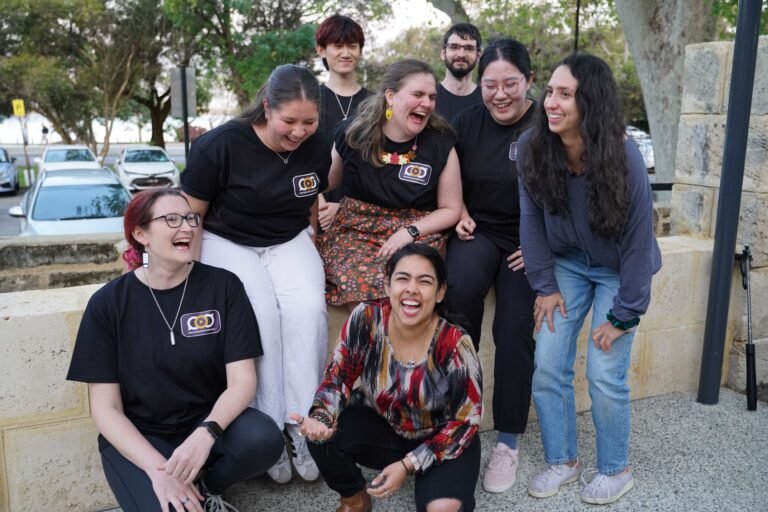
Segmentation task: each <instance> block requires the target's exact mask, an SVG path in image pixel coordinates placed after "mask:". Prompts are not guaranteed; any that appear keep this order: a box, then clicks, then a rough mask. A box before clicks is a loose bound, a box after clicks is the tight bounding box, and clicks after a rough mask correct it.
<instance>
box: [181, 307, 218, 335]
mask: <svg viewBox="0 0 768 512" xmlns="http://www.w3.org/2000/svg"><path fill="white" fill-rule="evenodd" d="M220 330H221V317H220V316H219V312H218V311H216V310H215V309H211V310H209V311H201V312H199V313H187V314H185V315H182V316H181V334H183V335H184V336H185V337H187V338H194V337H195V336H205V335H206V334H216V333H217V332H219V331H220Z"/></svg>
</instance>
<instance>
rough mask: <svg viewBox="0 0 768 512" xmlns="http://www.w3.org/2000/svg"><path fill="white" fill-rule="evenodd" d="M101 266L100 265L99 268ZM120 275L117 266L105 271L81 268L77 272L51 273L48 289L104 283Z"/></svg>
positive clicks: (92, 267) (93, 267)
mask: <svg viewBox="0 0 768 512" xmlns="http://www.w3.org/2000/svg"><path fill="white" fill-rule="evenodd" d="M103 266H104V265H100V267H103ZM122 273H123V270H122V268H121V267H120V266H117V265H115V266H114V267H112V268H106V269H101V268H95V266H91V267H90V268H88V269H85V268H83V269H80V270H79V271H76V270H72V271H69V272H53V273H51V274H50V275H49V277H48V288H68V287H72V286H82V285H86V284H94V283H106V282H108V281H111V280H112V279H115V278H116V277H120V275H121V274H122Z"/></svg>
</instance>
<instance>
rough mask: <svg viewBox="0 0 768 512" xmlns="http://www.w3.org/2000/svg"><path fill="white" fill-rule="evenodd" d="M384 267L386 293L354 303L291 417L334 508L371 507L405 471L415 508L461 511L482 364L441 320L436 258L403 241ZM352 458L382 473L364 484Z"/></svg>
mask: <svg viewBox="0 0 768 512" xmlns="http://www.w3.org/2000/svg"><path fill="white" fill-rule="evenodd" d="M384 272H385V274H386V293H387V296H388V298H384V299H379V300H376V301H371V302H365V303H363V304H360V305H359V306H358V307H357V308H355V310H354V311H353V312H352V314H351V315H350V317H349V319H348V320H347V321H346V323H345V324H344V327H343V328H342V330H341V334H340V336H339V342H338V344H337V346H336V349H335V351H334V353H333V356H332V357H331V360H330V362H329V363H328V366H327V367H326V370H325V378H324V380H323V382H322V384H321V385H320V387H319V388H318V390H317V393H316V394H315V400H314V402H313V404H312V407H311V409H309V410H308V416H307V417H306V418H305V417H303V416H301V415H299V414H294V416H293V418H294V419H295V420H296V421H297V422H298V423H299V424H300V425H301V433H302V434H303V435H306V436H307V437H308V438H309V440H310V451H311V452H312V456H313V457H314V458H315V460H316V461H317V464H318V466H319V468H320V472H321V473H322V474H323V478H324V479H325V481H326V483H327V484H328V486H329V487H330V488H331V489H333V490H334V491H336V492H338V493H339V494H340V496H341V497H340V501H341V506H340V507H339V508H338V510H337V512H339V511H341V512H368V511H370V510H371V508H372V507H371V496H373V497H375V498H377V499H381V500H383V499H386V498H387V497H389V496H391V495H393V494H394V493H396V492H397V491H398V490H399V489H400V488H401V486H402V485H403V483H404V482H405V480H406V479H407V478H408V476H409V475H411V474H414V473H415V474H416V485H415V488H416V489H415V501H416V510H417V511H419V512H424V511H430V512H433V511H447V510H450V511H459V510H464V511H467V512H470V511H472V510H474V507H475V498H474V493H475V485H476V483H477V478H478V474H479V472H480V440H479V438H478V436H477V431H478V427H479V424H480V418H481V416H482V406H483V401H482V389H483V383H482V369H481V366H480V361H479V359H478V358H477V354H476V353H475V350H474V348H473V346H472V340H470V339H469V336H468V335H467V334H466V332H464V331H463V330H462V329H461V328H459V327H457V326H456V325H454V324H452V323H451V322H450V321H449V320H448V319H446V312H445V309H444V307H443V304H442V302H443V297H444V295H445V287H446V268H445V263H444V261H443V259H442V257H441V256H440V254H439V253H438V252H437V250H435V249H434V248H432V247H430V246H428V245H425V244H413V243H411V244H408V245H405V246H404V247H402V248H400V249H398V250H397V251H395V252H394V254H393V255H392V256H391V258H389V260H388V262H387V264H386V268H385V269H384ZM357 382H359V385H358V386H357V387H356V388H354V390H353V386H354V385H355V383H357ZM358 463H359V464H361V465H364V466H367V467H371V468H375V469H378V470H381V473H379V474H378V475H377V476H376V477H375V478H374V479H373V480H372V481H371V482H370V484H367V483H366V481H365V479H364V477H363V475H362V473H361V472H360V469H359V468H358V467H357V464H358ZM366 487H367V489H366ZM385 508H387V507H386V506H385Z"/></svg>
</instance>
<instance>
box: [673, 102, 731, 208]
mask: <svg viewBox="0 0 768 512" xmlns="http://www.w3.org/2000/svg"><path fill="white" fill-rule="evenodd" d="M725 120H726V117H725V116H722V115H708V116H705V115H692V114H687V115H683V116H680V124H679V125H678V139H677V155H676V169H675V183H686V184H689V185H705V186H708V187H711V188H717V187H719V186H720V172H721V170H722V166H723V147H724V143H725ZM673 195H674V194H673Z"/></svg>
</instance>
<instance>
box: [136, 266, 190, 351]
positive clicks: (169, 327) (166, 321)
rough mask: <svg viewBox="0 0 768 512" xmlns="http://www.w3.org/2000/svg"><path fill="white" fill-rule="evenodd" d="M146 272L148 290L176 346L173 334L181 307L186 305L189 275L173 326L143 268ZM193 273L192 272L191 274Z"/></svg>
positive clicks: (185, 280) (185, 281) (172, 343)
mask: <svg viewBox="0 0 768 512" xmlns="http://www.w3.org/2000/svg"><path fill="white" fill-rule="evenodd" d="M142 270H143V271H144V279H146V280H147V288H149V293H150V294H151V295H152V298H153V299H154V300H155V305H156V306H157V310H158V311H160V316H162V317H163V322H165V325H166V326H167V327H168V331H169V332H170V333H171V345H176V336H174V334H173V328H174V327H176V320H178V319H179V313H180V312H181V305H182V304H183V303H184V294H185V293H187V283H188V282H189V274H187V278H186V279H184V289H183V290H182V291H181V300H180V301H179V308H178V309H177V310H176V316H175V317H173V324H169V323H168V319H166V318H165V313H163V309H162V308H161V307H160V303H159V302H158V301H157V297H155V292H153V291H152V283H150V282H149V274H147V269H145V268H142ZM191 273H192V271H191V270H190V274H191Z"/></svg>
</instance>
